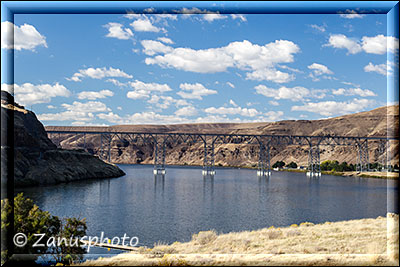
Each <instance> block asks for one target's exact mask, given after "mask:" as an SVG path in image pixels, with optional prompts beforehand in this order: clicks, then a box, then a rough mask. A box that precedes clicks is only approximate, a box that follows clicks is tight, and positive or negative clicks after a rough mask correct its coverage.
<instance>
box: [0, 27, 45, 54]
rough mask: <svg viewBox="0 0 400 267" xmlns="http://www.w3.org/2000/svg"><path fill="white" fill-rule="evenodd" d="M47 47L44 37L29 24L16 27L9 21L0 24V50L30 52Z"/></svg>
mask: <svg viewBox="0 0 400 267" xmlns="http://www.w3.org/2000/svg"><path fill="white" fill-rule="evenodd" d="M38 46H44V47H47V43H46V37H44V36H43V35H42V34H40V33H39V32H38V31H37V30H36V28H35V27H34V26H32V25H29V24H26V23H25V24H24V25H21V26H16V25H14V24H13V23H11V22H9V21H4V22H2V23H1V48H4V49H15V50H22V49H26V50H31V51H34V50H35V48H36V47H38Z"/></svg>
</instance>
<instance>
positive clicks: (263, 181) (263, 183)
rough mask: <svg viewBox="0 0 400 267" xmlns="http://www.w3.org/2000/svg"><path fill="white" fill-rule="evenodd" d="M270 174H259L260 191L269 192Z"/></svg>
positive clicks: (262, 192)
mask: <svg viewBox="0 0 400 267" xmlns="http://www.w3.org/2000/svg"><path fill="white" fill-rule="evenodd" d="M269 179H270V178H269V176H258V192H259V193H260V194H266V193H267V192H268V183H269Z"/></svg>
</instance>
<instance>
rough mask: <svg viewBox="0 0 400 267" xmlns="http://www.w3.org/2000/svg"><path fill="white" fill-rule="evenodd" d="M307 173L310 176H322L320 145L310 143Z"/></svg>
mask: <svg viewBox="0 0 400 267" xmlns="http://www.w3.org/2000/svg"><path fill="white" fill-rule="evenodd" d="M306 175H307V176H309V177H320V176H321V162H320V151H319V145H316V146H312V145H310V150H309V151H308V170H307V173H306Z"/></svg>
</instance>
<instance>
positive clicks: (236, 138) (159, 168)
mask: <svg viewBox="0 0 400 267" xmlns="http://www.w3.org/2000/svg"><path fill="white" fill-rule="evenodd" d="M47 134H48V136H49V138H51V137H52V136H53V135H58V136H59V138H61V134H63V135H64V134H68V135H76V136H78V135H80V136H83V139H84V149H86V136H87V135H97V136H100V155H99V157H100V158H101V159H103V160H108V161H110V160H111V142H112V140H113V139H119V140H120V141H122V142H126V141H127V140H129V141H131V142H132V143H136V144H151V145H153V146H154V174H155V175H158V174H161V175H164V174H165V154H166V144H167V142H168V143H169V144H178V143H188V144H194V143H201V144H203V147H204V149H203V153H204V154H203V155H204V158H203V170H202V173H203V175H212V176H213V175H215V164H214V159H215V154H214V147H215V144H253V145H258V146H259V153H258V169H257V175H258V176H270V175H271V162H270V149H271V147H274V146H277V145H281V144H284V145H307V146H308V148H309V149H308V166H307V175H308V176H317V177H318V176H321V166H320V146H352V147H354V148H355V149H356V150H357V164H356V170H357V171H358V172H363V171H368V170H369V154H368V142H369V141H375V142H378V143H379V145H378V153H379V154H380V155H383V157H382V162H381V164H382V165H383V166H384V168H385V169H386V170H388V169H389V168H390V164H389V162H390V159H389V154H390V153H388V151H389V146H390V141H396V140H398V138H395V137H360V136H336V135H321V136H306V135H256V134H212V133H158V132H119V131H66V130H62V131H57V130H49V131H47Z"/></svg>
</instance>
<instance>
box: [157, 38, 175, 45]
mask: <svg viewBox="0 0 400 267" xmlns="http://www.w3.org/2000/svg"><path fill="white" fill-rule="evenodd" d="M157 40H160V41H161V42H163V43H166V44H173V43H174V41H172V40H171V39H170V38H167V37H158V38H157Z"/></svg>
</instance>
